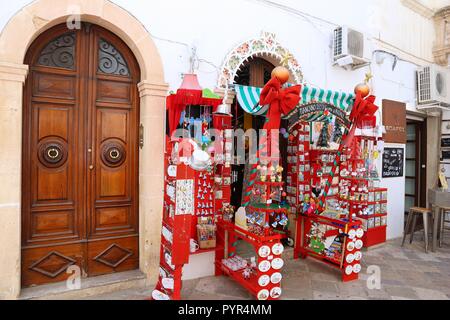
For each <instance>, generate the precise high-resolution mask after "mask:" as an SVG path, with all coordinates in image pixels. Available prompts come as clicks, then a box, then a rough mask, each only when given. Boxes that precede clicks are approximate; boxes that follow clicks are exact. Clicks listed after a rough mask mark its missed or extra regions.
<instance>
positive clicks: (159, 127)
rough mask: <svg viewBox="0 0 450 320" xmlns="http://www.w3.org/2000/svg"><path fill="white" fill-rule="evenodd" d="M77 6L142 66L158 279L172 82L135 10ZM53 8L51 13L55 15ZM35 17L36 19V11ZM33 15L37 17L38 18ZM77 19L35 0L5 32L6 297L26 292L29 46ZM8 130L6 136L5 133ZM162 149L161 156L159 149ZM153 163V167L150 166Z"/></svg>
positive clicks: (144, 197)
mask: <svg viewBox="0 0 450 320" xmlns="http://www.w3.org/2000/svg"><path fill="white" fill-rule="evenodd" d="M71 3H72V4H73V5H74V6H77V8H79V9H80V10H79V12H80V17H81V19H82V21H84V22H90V23H94V24H97V25H100V26H102V27H104V28H106V29H107V30H109V31H110V32H112V33H114V34H115V35H117V36H118V37H119V38H121V39H122V40H123V41H124V42H125V43H126V44H127V45H128V47H129V48H130V49H131V51H132V52H133V54H134V55H135V57H136V59H137V61H138V64H139V66H140V69H141V79H140V80H141V82H140V83H139V85H138V90H139V96H140V106H141V111H140V119H141V124H142V125H143V126H144V135H143V138H144V146H143V148H142V149H141V150H140V155H139V160H140V161H139V162H140V165H139V180H140V184H139V198H140V200H139V208H140V209H139V221H140V226H139V234H140V237H139V247H140V253H139V256H140V261H139V265H140V270H141V271H142V272H143V273H144V274H146V276H147V279H148V280H149V281H150V282H156V280H157V276H158V257H159V242H160V228H161V223H160V221H161V212H162V208H163V203H162V198H163V197H162V195H163V192H162V190H163V185H164V169H163V168H164V159H163V150H164V143H165V135H164V126H165V121H164V119H165V97H166V96H167V91H168V85H167V83H166V82H165V80H164V71H163V65H162V61H161V58H160V55H159V52H158V50H157V48H156V46H155V44H154V42H153V40H152V37H151V35H150V34H149V32H148V31H147V30H146V29H145V28H144V26H143V25H142V23H141V22H140V21H138V20H137V19H136V18H135V17H133V16H132V15H131V14H130V13H129V12H127V11H126V10H124V9H123V8H121V7H119V6H118V5H116V4H114V3H112V2H110V1H108V0H92V1H89V3H87V2H86V1H83V0H73V1H72V2H71ZM49 8H52V10H49ZM30 13H33V14H30ZM33 17H39V18H40V19H39V20H36V19H34V18H33ZM68 18H71V16H69V14H68V12H67V6H66V5H65V4H64V2H62V1H53V0H36V1H33V2H32V3H30V4H29V5H27V6H25V7H24V9H23V10H20V11H19V12H17V14H16V15H15V16H13V17H12V18H11V19H10V21H9V22H8V23H7V25H6V26H5V27H4V29H3V32H2V33H1V34H0V86H1V87H2V88H3V89H4V90H1V91H0V101H2V103H3V104H4V105H6V106H8V108H1V109H0V120H2V122H3V123H6V126H5V128H4V130H6V131H4V132H8V135H0V141H1V143H2V145H4V146H5V151H7V152H4V153H2V154H1V155H0V162H1V163H2V164H4V166H5V168H8V170H6V171H7V172H4V171H2V172H0V178H1V179H2V181H3V182H4V183H3V188H2V190H3V191H0V192H1V197H0V225H3V226H6V227H5V228H4V230H5V232H2V233H0V250H1V251H2V252H3V253H4V261H6V262H5V263H3V264H1V265H0V299H15V298H17V297H19V295H20V291H21V285H20V283H21V281H20V268H17V265H20V264H21V258H20V255H21V232H20V229H21V215H22V214H21V206H20V199H21V184H20V181H21V179H22V177H21V168H20V165H19V164H20V163H21V157H22V133H21V132H22V101H23V100H22V97H23V84H24V82H25V78H26V76H27V72H28V66H27V65H24V64H23V61H24V60H23V59H24V56H25V54H26V52H27V49H28V47H29V45H30V44H31V43H32V42H33V40H34V39H36V38H37V37H38V36H39V35H40V34H41V33H43V32H44V31H45V30H48V29H50V28H51V27H53V26H55V25H57V24H60V23H62V22H64V21H66V20H67V19H68ZM2 132H3V131H2ZM155 150H156V151H155ZM149 164H152V165H151V166H150V165H149Z"/></svg>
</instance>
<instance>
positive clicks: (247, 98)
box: [235, 85, 269, 115]
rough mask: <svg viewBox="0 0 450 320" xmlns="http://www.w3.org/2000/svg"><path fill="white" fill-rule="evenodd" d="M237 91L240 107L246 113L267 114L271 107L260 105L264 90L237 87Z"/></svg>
mask: <svg viewBox="0 0 450 320" xmlns="http://www.w3.org/2000/svg"><path fill="white" fill-rule="evenodd" d="M235 90H236V95H237V99H238V102H239V105H240V106H241V108H242V109H243V110H244V111H245V112H247V113H250V114H253V115H264V114H266V113H267V110H268V109H269V106H260V105H259V96H260V95H261V91H262V88H256V87H248V86H241V85H236V86H235Z"/></svg>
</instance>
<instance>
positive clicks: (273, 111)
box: [259, 77, 302, 130]
mask: <svg viewBox="0 0 450 320" xmlns="http://www.w3.org/2000/svg"><path fill="white" fill-rule="evenodd" d="M301 88H302V87H301V85H296V86H293V87H289V88H286V89H282V88H281V83H280V81H279V80H278V79H277V78H275V77H274V78H272V79H271V80H270V81H269V82H267V84H266V85H265V86H264V88H263V90H262V91H261V96H260V98H259V104H260V105H261V106H264V105H267V104H268V105H270V106H269V111H268V113H267V119H268V122H266V124H265V125H264V129H266V130H272V129H279V128H280V121H281V115H285V114H288V113H289V112H290V111H291V110H292V109H293V108H295V106H296V105H297V104H298V103H299V102H300V91H301Z"/></svg>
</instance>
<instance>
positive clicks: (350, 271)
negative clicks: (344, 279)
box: [345, 266, 353, 276]
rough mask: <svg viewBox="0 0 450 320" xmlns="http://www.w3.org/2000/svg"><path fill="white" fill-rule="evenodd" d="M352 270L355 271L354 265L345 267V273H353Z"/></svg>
mask: <svg viewBox="0 0 450 320" xmlns="http://www.w3.org/2000/svg"><path fill="white" fill-rule="evenodd" d="M352 272H353V267H352V266H347V267H345V274H346V275H348V276H349V275H351V274H352Z"/></svg>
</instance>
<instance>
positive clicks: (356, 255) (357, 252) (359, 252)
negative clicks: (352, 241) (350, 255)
mask: <svg viewBox="0 0 450 320" xmlns="http://www.w3.org/2000/svg"><path fill="white" fill-rule="evenodd" d="M354 256H355V260H356V261H359V260H361V258H362V253H361V251H356V252H355V253H354Z"/></svg>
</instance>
